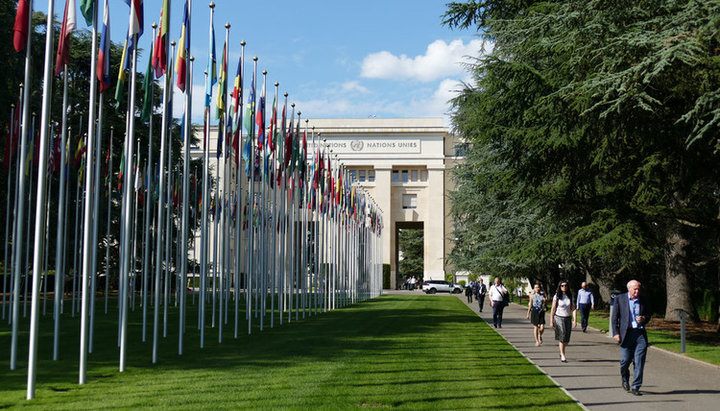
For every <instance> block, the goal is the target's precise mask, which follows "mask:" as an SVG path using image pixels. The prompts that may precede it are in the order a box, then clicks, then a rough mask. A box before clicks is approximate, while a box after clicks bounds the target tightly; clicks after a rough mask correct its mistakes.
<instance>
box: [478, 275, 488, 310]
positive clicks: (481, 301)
mask: <svg viewBox="0 0 720 411" xmlns="http://www.w3.org/2000/svg"><path fill="white" fill-rule="evenodd" d="M477 290H478V295H477V302H478V307H480V312H482V310H483V305H485V296H486V295H487V287H485V284H483V279H482V278H480V279H478V282H477Z"/></svg>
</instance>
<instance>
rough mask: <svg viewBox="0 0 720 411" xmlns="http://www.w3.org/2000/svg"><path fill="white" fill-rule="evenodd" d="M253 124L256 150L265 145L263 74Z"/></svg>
mask: <svg viewBox="0 0 720 411" xmlns="http://www.w3.org/2000/svg"><path fill="white" fill-rule="evenodd" d="M255 124H256V125H257V136H258V144H257V146H258V150H262V149H263V146H264V145H265V76H264V75H263V85H262V88H261V89H260V98H259V99H258V105H257V114H256V115H255Z"/></svg>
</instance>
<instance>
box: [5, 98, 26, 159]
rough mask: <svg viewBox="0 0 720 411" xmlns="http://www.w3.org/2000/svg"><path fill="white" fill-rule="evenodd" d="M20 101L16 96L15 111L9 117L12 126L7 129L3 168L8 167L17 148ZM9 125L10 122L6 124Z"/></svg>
mask: <svg viewBox="0 0 720 411" xmlns="http://www.w3.org/2000/svg"><path fill="white" fill-rule="evenodd" d="M20 101H21V100H20V97H18V101H17V104H15V111H14V112H13V113H12V118H11V119H10V123H11V124H12V128H9V129H8V134H7V140H6V145H5V152H4V153H3V165H4V166H5V170H9V169H10V163H11V162H12V159H13V156H14V155H15V150H16V149H17V144H18V136H19V135H20V113H21V112H22V107H20ZM9 125H10V124H8V127H9Z"/></svg>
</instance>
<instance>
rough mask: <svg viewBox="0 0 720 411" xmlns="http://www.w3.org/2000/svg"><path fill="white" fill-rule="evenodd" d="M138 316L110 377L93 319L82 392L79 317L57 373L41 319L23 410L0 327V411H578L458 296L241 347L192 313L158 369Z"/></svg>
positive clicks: (410, 302)
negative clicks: (373, 410)
mask: <svg viewBox="0 0 720 411" xmlns="http://www.w3.org/2000/svg"><path fill="white" fill-rule="evenodd" d="M100 306H102V305H100ZM139 313H140V311H139V310H138V311H136V312H135V313H134V314H133V321H134V322H133V323H132V327H131V329H130V332H129V341H130V342H131V343H130V347H131V348H130V350H129V353H128V355H129V357H128V358H129V359H128V369H127V371H126V372H124V373H119V372H118V371H117V362H118V358H117V356H118V354H117V352H118V350H117V345H116V341H117V334H116V331H115V330H116V325H115V322H116V318H117V314H116V312H114V311H113V312H112V314H109V315H107V316H105V315H104V314H100V315H98V321H99V322H98V326H99V327H98V331H97V339H96V341H95V352H94V353H93V354H92V355H91V356H90V363H89V372H88V383H87V384H85V385H84V386H79V385H77V383H76V382H77V367H78V366H77V337H76V335H77V334H76V332H77V325H76V324H77V318H76V319H75V320H71V319H69V318H64V324H63V339H62V349H63V352H62V356H63V359H62V360H61V361H58V362H54V361H52V360H51V350H52V340H51V336H50V334H49V332H48V331H49V330H50V329H51V317H50V316H49V317H45V318H43V319H42V324H41V327H42V329H43V330H44V333H43V334H42V336H41V344H42V346H41V348H40V361H39V374H38V380H37V397H36V399H35V400H33V401H29V402H28V401H25V400H24V397H25V379H26V368H25V367H26V364H25V362H26V355H27V354H26V353H25V352H23V353H22V356H21V361H20V364H19V366H20V368H19V370H18V371H14V372H10V371H8V369H9V365H8V364H9V363H8V357H9V345H10V337H9V329H8V326H7V324H6V323H3V324H1V325H0V347H3V350H2V351H3V353H2V358H0V370H2V371H1V372H0V387H1V388H0V408H3V407H15V406H38V407H42V408H46V409H88V408H92V409H97V408H136V407H163V408H178V407H188V408H208V409H217V408H261V409H276V408H290V409H310V408H325V409H337V408H343V409H345V408H363V407H397V408H404V409H458V408H525V409H534V408H537V407H539V406H544V407H547V408H550V409H577V408H578V407H577V405H576V404H575V402H574V401H572V400H571V399H570V398H569V397H568V396H567V395H566V394H565V393H564V392H563V391H561V390H560V389H559V388H557V387H556V386H555V384H553V383H552V382H551V381H550V380H549V379H548V378H547V377H546V376H544V375H543V374H542V373H540V372H539V371H538V370H537V369H536V368H535V367H534V366H533V365H531V364H530V363H529V362H528V361H527V360H526V359H525V358H524V357H522V356H521V355H520V354H519V353H517V352H516V351H515V350H514V349H513V348H512V347H510V346H509V345H508V344H507V343H506V342H505V341H504V340H503V339H502V338H501V337H499V336H498V334H497V333H495V331H494V330H492V329H491V328H490V327H488V326H487V324H485V323H484V322H483V321H481V320H480V319H479V318H478V317H477V316H476V315H475V314H474V313H473V312H472V311H471V310H470V309H469V308H468V307H467V306H465V304H463V303H462V301H460V300H459V299H457V298H454V297H451V298H443V297H438V296H424V295H418V296H383V297H380V298H377V299H375V300H372V301H368V302H365V303H362V304H357V305H355V306H352V307H349V308H344V309H340V310H337V311H334V312H330V313H325V314H321V315H319V316H317V317H310V318H308V319H306V320H301V321H297V322H295V321H293V322H292V323H291V324H284V325H283V326H281V327H279V326H276V328H274V329H266V330H265V331H264V332H262V333H260V332H254V333H253V334H252V335H251V336H248V335H247V334H242V335H241V337H240V338H239V339H237V340H235V339H233V338H232V328H231V327H230V328H227V329H226V330H227V331H228V332H227V333H225V338H224V342H223V343H222V344H218V343H217V331H216V329H208V330H207V334H206V348H205V349H200V348H198V341H199V338H198V332H197V330H196V320H195V319H196V318H197V316H196V315H195V313H194V311H192V310H191V309H190V308H189V309H188V318H189V319H190V321H189V322H188V327H187V331H188V333H187V339H186V341H187V344H186V351H185V354H184V355H183V356H182V357H179V356H178V355H177V354H176V353H177V333H176V329H177V326H176V317H175V315H174V314H175V312H172V313H171V314H172V315H171V322H170V324H171V325H172V327H171V328H170V329H169V330H168V338H167V339H166V340H164V341H163V343H162V346H161V358H160V362H159V364H157V365H152V364H150V352H151V346H152V344H151V343H150V342H146V343H142V342H140V326H139V320H140V317H139ZM66 317H67V316H66ZM231 324H232V319H231ZM242 324H243V326H244V327H246V324H245V323H244V322H242ZM244 329H246V328H244ZM149 335H151V334H150V333H149ZM23 338H26V337H25V336H24V337H23ZM25 343H26V342H25V340H23V347H25ZM23 350H25V349H23Z"/></svg>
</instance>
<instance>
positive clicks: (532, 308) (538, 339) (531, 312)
mask: <svg viewBox="0 0 720 411" xmlns="http://www.w3.org/2000/svg"><path fill="white" fill-rule="evenodd" d="M546 303H547V298H545V293H543V292H542V289H540V283H535V287H534V288H533V290H532V291H531V292H530V301H528V311H527V314H526V315H525V318H526V319H527V318H529V319H530V323H531V324H532V325H533V336H534V337H535V346H536V347H537V346H539V345H540V344H542V342H543V339H542V335H543V332H544V331H545V307H546Z"/></svg>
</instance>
